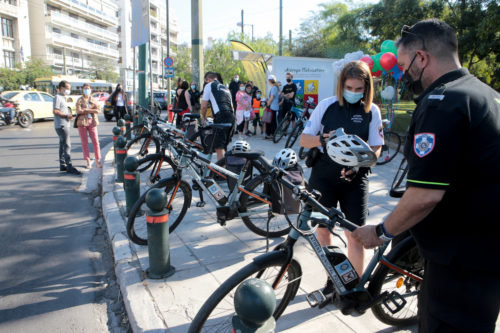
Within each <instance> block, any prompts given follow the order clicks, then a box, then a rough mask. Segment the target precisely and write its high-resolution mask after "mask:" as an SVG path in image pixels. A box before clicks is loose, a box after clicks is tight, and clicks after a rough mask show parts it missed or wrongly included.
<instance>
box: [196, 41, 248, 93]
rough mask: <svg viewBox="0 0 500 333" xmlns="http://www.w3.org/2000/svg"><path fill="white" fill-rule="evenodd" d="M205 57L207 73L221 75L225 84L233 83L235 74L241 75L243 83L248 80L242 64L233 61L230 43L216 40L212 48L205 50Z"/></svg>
mask: <svg viewBox="0 0 500 333" xmlns="http://www.w3.org/2000/svg"><path fill="white" fill-rule="evenodd" d="M203 56H204V64H205V72H208V71H210V72H216V73H220V74H221V76H222V79H223V80H224V83H228V82H229V81H231V79H232V77H233V75H234V74H239V75H240V80H242V81H246V80H247V78H246V76H245V73H244V71H243V66H242V65H241V63H240V62H239V61H237V60H234V59H233V56H232V53H231V45H230V44H229V41H223V40H220V39H216V40H214V41H213V44H212V47H210V48H208V49H207V48H206V49H205V50H204V52H203Z"/></svg>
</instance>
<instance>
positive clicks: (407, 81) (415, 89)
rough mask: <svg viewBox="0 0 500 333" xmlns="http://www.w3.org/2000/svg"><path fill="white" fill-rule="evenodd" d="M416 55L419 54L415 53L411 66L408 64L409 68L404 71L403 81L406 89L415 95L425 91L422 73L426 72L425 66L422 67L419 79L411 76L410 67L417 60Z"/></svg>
mask: <svg viewBox="0 0 500 333" xmlns="http://www.w3.org/2000/svg"><path fill="white" fill-rule="evenodd" d="M416 57H417V54H416V53H415V55H414V56H413V59H412V60H411V62H410V66H408V69H407V70H406V71H405V72H404V73H403V77H402V81H403V83H404V85H405V87H406V89H408V90H409V91H411V92H412V93H413V94H415V95H420V94H421V93H422V92H423V91H424V87H423V86H422V74H423V73H424V70H425V68H422V71H421V72H420V76H419V77H418V80H415V79H413V78H412V77H411V74H410V68H411V66H412V65H413V62H414V61H415V58H416Z"/></svg>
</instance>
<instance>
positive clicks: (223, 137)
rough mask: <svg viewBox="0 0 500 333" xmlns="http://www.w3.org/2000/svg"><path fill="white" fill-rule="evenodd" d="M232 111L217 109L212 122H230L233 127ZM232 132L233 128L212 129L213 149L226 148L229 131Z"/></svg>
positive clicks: (229, 136) (229, 135)
mask: <svg viewBox="0 0 500 333" xmlns="http://www.w3.org/2000/svg"><path fill="white" fill-rule="evenodd" d="M234 121H235V118H234V113H233V112H232V111H219V112H217V113H216V114H215V117H214V123H215V124H223V123H230V124H232V125H233V127H234ZM232 132H233V128H227V129H222V130H214V133H215V137H214V145H213V148H214V149H226V147H227V145H228V144H229V141H230V138H231V133H232Z"/></svg>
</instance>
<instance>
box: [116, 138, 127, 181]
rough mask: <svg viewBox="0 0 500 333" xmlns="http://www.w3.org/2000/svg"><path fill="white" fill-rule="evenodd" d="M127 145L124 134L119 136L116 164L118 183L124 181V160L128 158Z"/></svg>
mask: <svg viewBox="0 0 500 333" xmlns="http://www.w3.org/2000/svg"><path fill="white" fill-rule="evenodd" d="M126 145H127V139H125V138H124V137H123V136H119V137H118V139H116V160H115V166H116V182H117V183H123V162H124V161H125V158H127V149H125V146H126Z"/></svg>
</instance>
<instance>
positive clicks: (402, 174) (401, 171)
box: [389, 158, 408, 198]
mask: <svg viewBox="0 0 500 333" xmlns="http://www.w3.org/2000/svg"><path fill="white" fill-rule="evenodd" d="M407 174H408V161H407V160H406V158H403V160H401V163H400V164H399V168H398V171H396V174H395V175H394V179H393V180H392V184H391V189H390V191H389V195H390V196H391V197H393V198H401V197H402V196H403V194H404V193H405V191H406V175H407Z"/></svg>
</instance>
